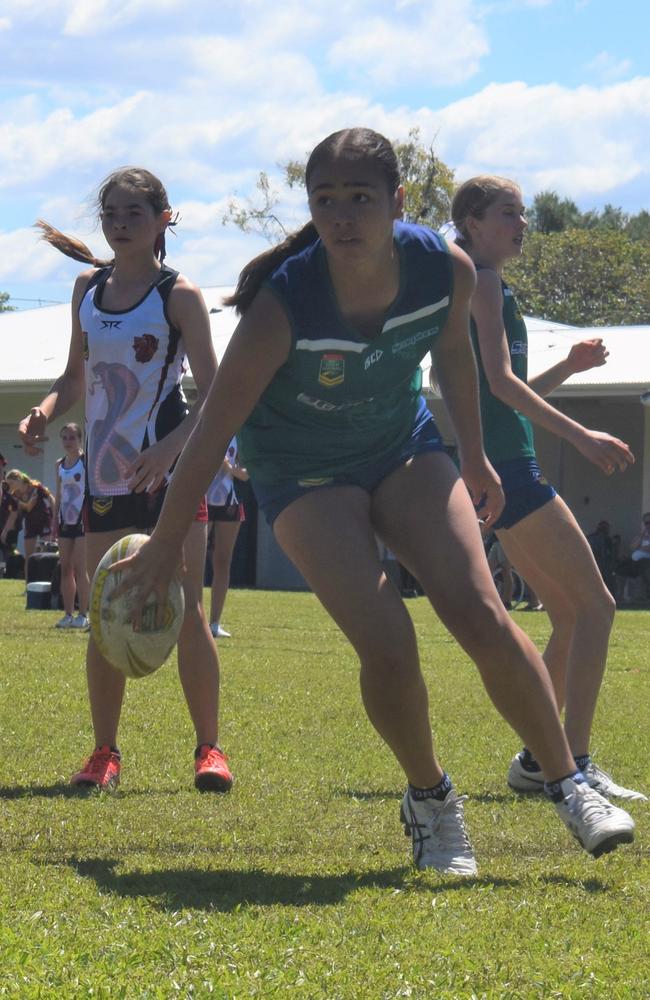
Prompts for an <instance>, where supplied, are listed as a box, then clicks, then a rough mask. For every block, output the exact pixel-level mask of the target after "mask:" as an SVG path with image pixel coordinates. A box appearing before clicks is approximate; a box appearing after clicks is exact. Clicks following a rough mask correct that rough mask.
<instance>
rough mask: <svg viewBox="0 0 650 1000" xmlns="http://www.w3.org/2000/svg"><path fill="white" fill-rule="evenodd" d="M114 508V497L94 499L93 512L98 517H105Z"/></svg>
mask: <svg viewBox="0 0 650 1000" xmlns="http://www.w3.org/2000/svg"><path fill="white" fill-rule="evenodd" d="M112 506H113V497H93V511H94V512H95V514H97V516H98V517H105V515H106V514H108V513H109V512H110V509H111V507H112Z"/></svg>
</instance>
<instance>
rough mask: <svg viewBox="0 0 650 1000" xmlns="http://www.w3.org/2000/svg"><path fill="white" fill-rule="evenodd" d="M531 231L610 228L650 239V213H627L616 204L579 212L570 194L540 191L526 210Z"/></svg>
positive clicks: (546, 231) (554, 231)
mask: <svg viewBox="0 0 650 1000" xmlns="http://www.w3.org/2000/svg"><path fill="white" fill-rule="evenodd" d="M528 226H529V232H530V233H545V234H547V235H548V234H549V233H562V232H564V231H565V230H566V229H613V230H615V231H616V232H619V233H626V234H627V235H628V236H629V238H630V239H632V240H650V213H648V212H646V211H642V212H639V214H638V215H627V213H625V212H624V211H623V209H622V208H617V207H616V205H609V204H608V205H605V207H604V208H603V209H601V211H600V212H599V211H597V209H590V210H589V211H587V212H581V211H580V209H579V208H578V206H577V205H576V203H575V202H574V201H572V200H571V199H570V198H560V196H559V195H558V194H557V193H556V192H555V191H540V192H539V193H538V194H536V195H535V197H534V198H533V203H532V205H531V207H530V209H529V211H528Z"/></svg>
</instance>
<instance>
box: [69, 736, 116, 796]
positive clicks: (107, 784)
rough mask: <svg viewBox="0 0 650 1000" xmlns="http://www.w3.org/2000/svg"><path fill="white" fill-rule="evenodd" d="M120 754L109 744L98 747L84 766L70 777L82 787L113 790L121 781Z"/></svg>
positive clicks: (73, 782)
mask: <svg viewBox="0 0 650 1000" xmlns="http://www.w3.org/2000/svg"><path fill="white" fill-rule="evenodd" d="M120 767H121V764H120V755H119V753H115V751H114V750H111V748H110V747H109V746H103V747H96V748H95V749H94V750H93V752H92V753H91V755H90V757H89V758H88V760H87V761H85V762H84V765H83V767H82V768H81V770H80V771H77V773H76V774H73V775H72V777H71V778H70V784H71V785H78V786H79V787H80V788H101V789H106V790H107V791H108V790H113V789H114V788H117V786H118V784H119V782H120Z"/></svg>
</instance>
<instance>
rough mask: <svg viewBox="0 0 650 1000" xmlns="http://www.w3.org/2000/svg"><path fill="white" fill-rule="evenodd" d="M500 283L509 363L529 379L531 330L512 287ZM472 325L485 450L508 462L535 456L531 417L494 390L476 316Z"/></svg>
mask: <svg viewBox="0 0 650 1000" xmlns="http://www.w3.org/2000/svg"><path fill="white" fill-rule="evenodd" d="M501 287H502V290H503V326H504V328H505V332H506V339H507V341H508V351H509V353H510V365H511V367H512V371H513V373H514V374H515V375H516V376H517V378H520V379H521V381H522V382H527V381H528V333H527V331H526V324H525V323H524V320H523V317H522V315H521V313H520V312H519V306H518V305H517V300H516V299H515V297H514V295H513V294H512V291H511V290H510V288H508V286H507V285H506V284H505V282H503V281H502V282H501ZM470 329H471V334H472V343H473V344H474V353H475V355H476V364H477V366H478V374H479V392H480V398H481V422H482V424H483V443H484V447H485V453H486V455H487V457H488V458H489V460H490V461H491V462H507V461H509V460H510V459H513V458H534V457H535V443H534V438H533V428H532V425H531V423H530V420H528V418H527V417H525V416H524V415H523V413H520V412H519V410H515V409H513V407H511V406H508V405H507V403H504V402H502V400H500V399H497V397H496V396H494V395H493V394H492V392H491V390H490V384H489V382H488V380H487V376H486V374H485V368H484V367H483V360H482V358H481V348H480V345H479V340H478V332H477V329H476V323H475V322H474V319H473V318H472V321H471V324H470Z"/></svg>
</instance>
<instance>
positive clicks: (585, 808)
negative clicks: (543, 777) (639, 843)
mask: <svg viewBox="0 0 650 1000" xmlns="http://www.w3.org/2000/svg"><path fill="white" fill-rule="evenodd" d="M560 789H561V791H562V795H563V798H562V800H561V801H560V802H554V805H555V809H556V811H557V813H558V815H559V816H560V819H561V820H562V821H563V823H564V824H565V826H567V827H568V828H569V830H570V831H571V833H572V834H573V836H574V837H575V838H576V840H578V841H579V842H580V843H581V844H582V846H583V847H584V849H585V851H588V852H589V854H593V856H594V857H595V858H598V857H600V855H601V854H607V853H608V852H609V851H613V850H615V849H616V848H617V847H618V845H619V844H631V843H632V841H633V840H634V820H633V819H632V817H631V816H628V814H627V813H626V812H625V810H624V809H619V807H618V806H614V805H612V803H611V802H608V801H607V799H605V798H603V796H602V795H601V794H600V793H599V792H597V791H595V790H594V789H593V788H591V787H590V785H588V784H587V782H586V781H583V782H576V781H574V780H573V778H564V779H563V781H561V782H560Z"/></svg>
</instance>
